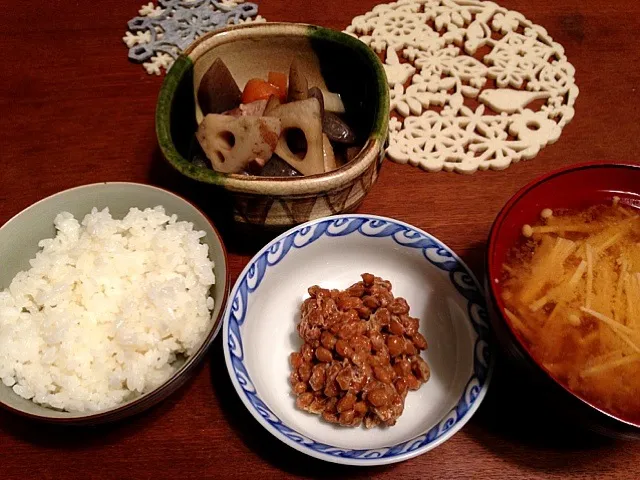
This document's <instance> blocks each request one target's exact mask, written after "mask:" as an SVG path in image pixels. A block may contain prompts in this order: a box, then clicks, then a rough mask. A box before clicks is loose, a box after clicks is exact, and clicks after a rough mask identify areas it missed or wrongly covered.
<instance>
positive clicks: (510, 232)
mask: <svg viewBox="0 0 640 480" xmlns="http://www.w3.org/2000/svg"><path fill="white" fill-rule="evenodd" d="M486 283H487V291H488V294H489V298H490V303H491V307H492V310H493V311H492V322H493V326H494V329H495V331H496V333H497V336H498V340H499V343H500V344H501V345H502V347H503V349H504V351H505V352H506V354H507V356H508V357H509V358H510V360H512V361H514V362H515V363H516V364H517V365H518V367H519V368H522V369H523V371H524V372H525V374H527V375H529V377H530V379H531V382H532V386H534V387H535V388H536V389H538V391H542V392H543V395H542V396H543V397H545V398H546V400H547V403H548V405H550V406H551V407H552V408H553V409H557V410H559V411H560V413H562V414H566V416H567V417H568V418H569V419H570V420H573V421H575V422H576V423H578V424H580V425H581V426H583V427H586V428H588V429H590V430H593V431H596V432H599V433H603V434H605V435H608V436H613V437H625V438H640V165H639V164H632V163H629V164H612V163H591V164H582V165H573V166H570V167H567V168H564V169H562V170H558V171H555V172H552V173H550V174H547V175H545V176H543V177H541V178H539V179H536V180H534V181H533V182H531V183H530V184H529V185H527V186H525V187H524V188H522V189H521V190H520V191H519V192H518V193H516V195H514V197H513V198H512V199H511V200H510V201H509V202H508V203H507V204H506V205H505V206H504V208H503V209H502V210H501V212H500V213H499V215H498V217H497V218H496V220H495V222H494V224H493V227H492V229H491V233H490V237H489V244H488V252H487V279H486ZM529 377H528V378H529Z"/></svg>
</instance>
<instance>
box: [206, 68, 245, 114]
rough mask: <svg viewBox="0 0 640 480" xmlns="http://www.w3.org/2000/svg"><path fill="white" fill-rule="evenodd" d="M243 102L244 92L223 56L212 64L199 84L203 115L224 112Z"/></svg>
mask: <svg viewBox="0 0 640 480" xmlns="http://www.w3.org/2000/svg"><path fill="white" fill-rule="evenodd" d="M240 103H242V92H241V91H240V88H239V87H238V84H237V83H236V81H235V80H234V78H233V76H232V75H231V72H230V71H229V69H228V68H227V66H226V65H225V63H224V62H223V61H222V59H221V58H219V57H218V58H216V60H215V61H214V62H213V63H212V64H211V66H210V67H209V70H207V71H206V72H205V74H204V75H203V77H202V80H200V85H199V86H198V104H199V105H200V110H202V115H204V116H206V115H207V114H209V113H223V112H226V111H228V110H233V109H234V108H237V107H238V106H239V105H240Z"/></svg>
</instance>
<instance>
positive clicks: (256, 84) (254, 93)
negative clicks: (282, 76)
mask: <svg viewBox="0 0 640 480" xmlns="http://www.w3.org/2000/svg"><path fill="white" fill-rule="evenodd" d="M271 95H277V96H278V97H279V96H281V92H280V89H279V88H278V87H276V86H275V85H271V84H270V83H269V82H265V81H264V80H262V79H260V78H252V79H251V80H249V81H248V82H247V84H246V85H245V87H244V90H243V92H242V103H251V102H255V101H256V100H268V99H269V97H270V96H271Z"/></svg>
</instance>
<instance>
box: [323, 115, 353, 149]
mask: <svg viewBox="0 0 640 480" xmlns="http://www.w3.org/2000/svg"><path fill="white" fill-rule="evenodd" d="M322 131H323V132H324V133H326V134H327V137H329V140H331V141H332V142H337V143H344V144H347V145H351V144H353V143H355V142H356V135H355V133H353V130H351V128H350V127H349V125H347V123H346V122H345V121H344V120H342V119H341V118H340V117H339V116H338V115H336V114H335V113H331V112H326V111H325V112H324V116H323V117H322Z"/></svg>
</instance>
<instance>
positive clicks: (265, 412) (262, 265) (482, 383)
mask: <svg viewBox="0 0 640 480" xmlns="http://www.w3.org/2000/svg"><path fill="white" fill-rule="evenodd" d="M347 235H364V236H367V237H376V238H384V237H390V238H391V239H392V240H393V241H394V242H396V243H397V244H398V245H400V246H402V247H406V248H416V249H421V250H422V254H423V256H424V257H425V258H426V259H427V260H428V261H429V262H430V263H431V264H432V265H434V266H435V267H437V268H438V269H441V270H444V271H446V272H447V273H448V276H449V279H450V281H451V283H452V284H453V285H454V287H455V288H456V290H457V291H458V292H459V293H460V295H462V296H463V297H464V298H465V299H466V300H467V312H466V313H467V316H468V319H469V322H470V323H471V325H472V326H473V329H474V330H475V332H476V334H477V339H476V342H475V348H474V367H473V375H472V376H471V378H469V380H468V382H467V384H466V387H465V388H464V392H463V393H462V395H461V397H460V399H459V401H458V403H457V405H456V406H455V407H454V408H452V409H451V410H450V411H449V413H448V414H447V415H446V416H445V417H444V418H443V419H442V420H441V421H440V422H439V423H438V424H437V425H435V426H434V427H432V428H431V429H430V430H429V431H428V432H426V433H425V434H423V435H420V436H418V437H415V438H413V439H411V440H409V441H406V442H403V443H400V444H397V445H394V446H391V447H386V448H377V449H370V450H364V449H361V450H359V449H347V448H338V447H335V446H332V445H328V444H325V443H321V442H316V441H315V440H313V439H311V438H309V437H307V436H305V435H302V434H301V433H299V432H297V431H295V430H293V429H291V428H290V427H288V426H287V425H285V424H284V423H283V422H282V421H281V420H280V419H279V418H278V417H277V416H276V415H275V414H274V413H273V412H272V411H271V410H270V409H269V407H268V406H267V405H265V403H264V402H263V401H262V400H261V399H260V396H259V395H258V393H257V391H256V389H255V387H254V385H253V383H252V381H251V377H250V375H249V373H248V371H247V369H246V368H245V365H244V352H243V345H242V334H241V331H240V327H241V325H242V324H243V323H244V321H245V316H246V312H247V306H248V301H249V297H250V296H251V294H252V293H253V292H254V291H255V290H256V289H257V288H258V287H259V286H260V283H261V281H262V279H263V278H264V275H265V273H266V271H267V269H268V268H269V267H272V266H274V265H277V264H278V263H279V262H280V261H281V260H282V259H283V258H285V257H286V256H287V254H288V253H289V252H291V251H292V250H294V249H301V248H305V247H306V246H308V245H310V244H312V243H314V242H315V241H316V240H318V239H319V238H321V237H323V236H328V237H344V236H347ZM232 296H233V297H232V300H231V302H229V304H228V306H227V310H226V312H225V317H224V322H225V327H226V328H225V335H226V337H225V339H224V340H223V341H224V342H226V343H227V345H226V346H225V347H226V348H225V350H227V351H225V353H226V354H227V353H228V355H227V361H228V362H229V363H230V364H231V366H232V367H231V368H232V370H233V373H232V375H234V376H235V379H236V380H237V383H238V384H239V386H240V390H241V392H242V395H244V396H245V398H246V400H248V402H249V403H250V404H251V406H252V407H253V408H254V409H255V412H252V413H254V415H255V413H257V414H258V415H259V417H260V418H259V417H256V418H258V419H259V420H260V419H262V420H263V422H262V423H263V424H265V423H266V424H267V425H268V426H269V427H271V428H272V429H273V431H272V433H274V434H276V436H279V435H278V434H280V435H281V436H282V437H284V439H288V440H289V442H286V441H285V442H286V443H290V442H293V443H292V444H293V445H296V448H298V449H299V450H301V451H303V452H305V453H308V454H310V455H312V456H315V457H319V458H323V459H325V460H329V461H334V462H339V463H343V462H344V463H351V462H348V460H363V461H365V463H366V461H367V460H374V459H375V460H380V459H388V460H389V462H388V463H391V462H393V461H394V460H393V458H394V457H399V456H403V457H404V456H405V454H407V453H410V452H413V451H415V450H417V449H419V448H422V447H425V446H427V445H430V444H432V443H434V442H436V441H437V440H438V439H440V438H441V437H442V436H443V435H444V434H445V433H447V432H448V431H449V430H451V428H452V427H454V426H455V425H457V424H459V423H460V422H461V421H463V420H464V421H466V420H467V418H466V417H467V414H468V413H469V411H470V410H471V409H472V407H473V406H474V404H475V402H476V401H477V399H478V397H479V395H480V393H481V392H482V391H483V389H484V390H486V388H487V386H488V382H489V380H490V376H491V371H492V351H491V348H490V327H489V322H488V318H487V312H486V308H485V299H484V296H483V293H482V291H481V289H480V287H479V285H478V282H477V281H476V280H475V278H474V276H473V274H472V273H471V272H470V271H469V270H468V268H467V267H466V266H465V265H464V264H463V263H462V261H461V260H460V259H459V258H458V257H457V256H456V255H455V254H454V253H453V252H452V251H451V250H450V249H449V248H448V247H447V246H446V245H444V244H443V243H441V242H440V241H438V240H437V239H435V238H434V237H432V236H430V235H428V234H426V233H424V232H422V231H420V230H417V229H415V228H413V227H411V226H410V225H407V224H405V223H402V222H398V221H396V220H392V219H389V218H383V217H376V216H372V215H340V216H335V217H330V218H327V219H324V220H319V221H314V222H309V223H307V224H304V225H300V226H298V227H295V228H293V229H291V230H290V231H289V232H286V233H285V234H283V235H281V236H280V237H279V238H278V239H276V240H275V241H274V242H273V243H272V244H271V245H267V246H266V247H265V248H263V249H262V250H261V251H260V252H259V253H258V255H257V256H256V257H255V258H254V260H253V261H252V263H251V264H250V265H248V266H247V268H246V269H245V271H244V272H243V273H242V274H241V276H240V277H239V279H238V280H237V282H236V285H235V287H234V289H233V293H232ZM239 393H240V391H239ZM341 459H342V461H341ZM345 460H346V462H345ZM358 463H359V464H362V462H358ZM373 463H374V462H372V464H373ZM375 463H379V462H375ZM385 463H387V462H385Z"/></svg>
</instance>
